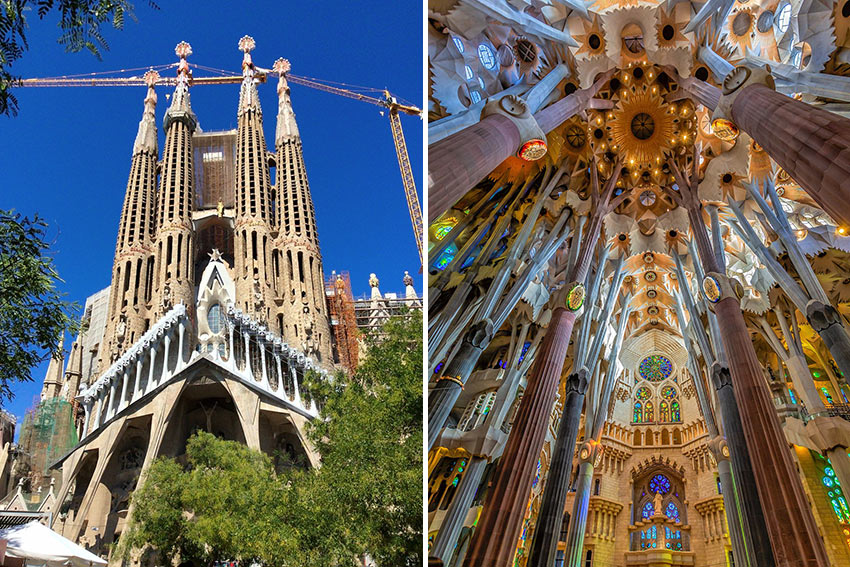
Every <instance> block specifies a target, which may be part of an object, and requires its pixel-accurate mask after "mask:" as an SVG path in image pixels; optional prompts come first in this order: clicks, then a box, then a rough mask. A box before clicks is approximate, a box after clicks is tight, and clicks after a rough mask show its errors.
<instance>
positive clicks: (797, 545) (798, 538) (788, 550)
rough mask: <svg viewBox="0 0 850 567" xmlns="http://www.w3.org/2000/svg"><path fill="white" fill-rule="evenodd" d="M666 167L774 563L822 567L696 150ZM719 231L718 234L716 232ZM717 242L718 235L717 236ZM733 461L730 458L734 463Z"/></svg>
mask: <svg viewBox="0 0 850 567" xmlns="http://www.w3.org/2000/svg"><path fill="white" fill-rule="evenodd" d="M668 163H669V165H670V168H671V170H672V171H673V174H674V175H675V177H676V182H677V184H678V186H679V191H674V190H672V189H669V188H668V190H667V194H668V195H670V196H671V197H672V198H673V199H674V200H675V201H676V203H677V204H678V205H679V206H681V207H683V208H684V209H685V210H686V211H687V212H688V219H689V221H690V224H691V230H692V231H693V233H694V240H695V242H696V245H697V249H698V250H699V256H700V259H701V260H702V265H703V267H704V268H705V270H706V274H705V277H704V278H703V281H702V282H701V283H702V288H703V292H704V295H705V297H706V298H707V299H708V300H709V301H710V302H711V303H710V305H712V306H713V310H714V313H715V314H716V315H717V319H716V320H717V326H718V329H719V334H720V336H721V340H722V342H723V346H724V350H725V352H726V356H727V359H728V361H729V370H730V372H731V380H732V382H733V383H734V385H735V388H734V392H735V399H736V401H737V402H738V407H746V408H747V412H745V413H743V414H741V423H742V431H743V436H744V438H745V439H746V442H747V448H748V449H749V454H750V458H751V459H752V465H753V472H754V476H755V479H756V484H757V486H758V494H759V499H760V501H761V504H762V508H763V511H764V517H765V522H766V524H767V530H768V533H769V534H770V542H771V544H772V547H773V554H774V558H775V559H776V564H777V565H780V566H782V567H815V566H817V567H826V565H827V555H826V550H825V548H824V543H823V539H822V538H821V536H820V533H819V532H818V528H817V525H816V524H815V519H814V516H813V515H812V510H811V506H810V505H809V502H808V500H807V499H806V495H805V493H804V491H803V486H802V483H801V481H800V477H799V475H798V474H797V470H796V467H795V466H794V462H793V459H792V456H791V453H790V450H789V447H788V441H787V439H786V438H785V434H784V433H783V431H782V428H781V427H780V425H779V419H778V417H777V415H776V409H775V407H774V405H773V400H772V399H771V396H770V392H769V390H768V387H767V384H766V382H765V380H764V377H763V375H762V365H761V363H760V362H759V360H758V357H757V356H756V352H755V349H754V348H753V343H752V337H751V336H750V332H749V329H748V328H747V324H746V322H745V321H744V315H743V313H742V312H741V304H740V300H739V297H738V294H737V288H738V286H740V284H739V283H737V282H735V281H734V280H731V279H730V278H729V277H727V276H726V274H725V272H726V270H725V267H724V266H722V265H721V264H720V262H721V261H723V250H721V249H718V250H713V249H712V245H711V242H710V240H709V237H708V232H707V230H706V227H705V221H704V218H703V206H702V203H701V202H700V199H699V195H698V187H699V177H698V173H697V168H698V164H699V160H698V155H697V153H696V151H695V152H694V155H693V156H692V160H691V164H690V173H689V174H686V173H683V171H682V169H680V168H679V166H678V164H677V163H676V162H675V161H674V160H669V162H668ZM718 230H719V229H718ZM715 236H716V237H717V240H719V234H715ZM733 460H734V459H733Z"/></svg>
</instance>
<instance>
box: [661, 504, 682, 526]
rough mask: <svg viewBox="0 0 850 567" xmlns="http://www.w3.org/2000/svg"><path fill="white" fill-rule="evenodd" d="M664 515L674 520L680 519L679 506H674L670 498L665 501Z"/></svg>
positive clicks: (679, 520)
mask: <svg viewBox="0 0 850 567" xmlns="http://www.w3.org/2000/svg"><path fill="white" fill-rule="evenodd" d="M664 515H665V516H667V517H668V518H670V519H671V520H673V521H674V522H681V521H682V520H681V519H680V518H679V507H678V506H676V503H675V502H673V501H672V500H671V501H670V502H668V503H667V507H666V508H665V509H664Z"/></svg>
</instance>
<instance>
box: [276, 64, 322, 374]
mask: <svg viewBox="0 0 850 567" xmlns="http://www.w3.org/2000/svg"><path fill="white" fill-rule="evenodd" d="M289 69H290V65H289V61H287V60H286V59H278V60H277V61H275V64H274V67H273V70H274V71H275V72H276V73H277V75H278V84H277V94H278V112H277V127H276V129H275V150H276V156H277V160H276V162H277V168H276V170H275V173H276V177H277V179H276V184H275V189H276V190H277V196H278V198H277V207H276V210H275V216H276V218H275V225H276V227H277V229H278V238H277V239H276V240H275V251H274V253H273V262H274V265H275V267H276V269H275V276H276V283H277V288H278V293H277V298H278V301H277V303H278V304H279V307H278V308H277V321H276V324H277V327H278V328H279V330H280V332H281V334H282V335H283V336H284V337H285V338H286V340H287V341H290V342H292V343H293V344H296V345H299V346H303V347H305V349H306V350H307V351H308V352H310V354H311V355H313V356H315V357H316V358H317V359H318V360H319V361H320V362H323V363H330V362H331V357H332V354H331V352H332V351H331V333H330V325H329V323H328V308H327V300H326V297H325V293H324V279H325V277H324V271H323V269H322V255H321V252H320V251H319V236H318V233H317V231H316V214H315V212H314V210H313V199H312V197H311V195H310V184H309V183H308V181H307V170H306V169H305V167H304V155H303V153H302V147H301V136H300V135H299V133H298V125H297V124H296V122H295V112H294V111H293V110H292V101H291V99H290V96H289V83H288V82H287V80H286V74H287V73H288V72H289Z"/></svg>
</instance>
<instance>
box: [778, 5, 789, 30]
mask: <svg viewBox="0 0 850 567" xmlns="http://www.w3.org/2000/svg"><path fill="white" fill-rule="evenodd" d="M790 23H791V3H790V2H785V3H784V4H782V5H781V6H780V7H779V15H778V16H777V18H776V28H777V29H778V30H779V33H785V32H786V31H787V30H788V24H790Z"/></svg>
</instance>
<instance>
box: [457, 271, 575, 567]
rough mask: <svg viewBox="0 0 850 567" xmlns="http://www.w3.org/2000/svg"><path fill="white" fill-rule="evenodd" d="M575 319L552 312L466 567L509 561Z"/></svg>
mask: <svg viewBox="0 0 850 567" xmlns="http://www.w3.org/2000/svg"><path fill="white" fill-rule="evenodd" d="M582 279H583V278H582ZM575 320H576V313H575V312H574V311H567V310H566V309H565V308H563V307H559V308H557V309H555V310H554V312H553V313H552V320H551V321H550V323H549V328H548V330H547V331H546V336H545V338H544V339H543V345H542V347H541V348H540V351H539V352H538V353H537V356H536V359H535V361H534V366H533V369H532V371H531V374H530V375H529V378H528V386H527V388H526V390H525V394H524V395H523V397H522V401H521V402H520V406H519V410H518V411H517V415H516V419H515V420H514V424H513V427H512V428H511V434H510V437H508V441H507V444H506V446H505V450H504V452H503V454H502V458H501V461H500V462H499V466H498V468H497V470H496V474H495V478H494V480H493V484H492V488H491V490H490V493H489V495H488V497H487V502H486V504H485V506H484V510H483V512H482V514H481V517H480V518H479V521H478V526H477V528H476V530H475V533H474V534H473V536H472V542H471V544H470V548H469V552H468V554H467V557H466V561H465V565H466V566H467V567H507V566H508V565H510V563H511V559H512V558H513V555H514V552H515V551H516V542H517V538H518V537H519V533H520V528H521V527H522V519H523V513H524V512H525V506H526V503H527V501H528V495H529V492H530V490H531V482H532V480H533V478H534V469H535V466H536V464H537V459H538V458H539V456H540V450H541V448H542V447H543V440H544V439H545V437H546V431H547V429H548V427H547V426H548V422H549V417H550V415H551V412H552V406H553V404H554V402H555V395H556V394H557V391H558V382H559V380H560V377H561V370H562V368H563V366H564V359H565V358H566V356H567V349H568V348H569V344H570V335H572V331H573V325H574V324H575Z"/></svg>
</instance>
